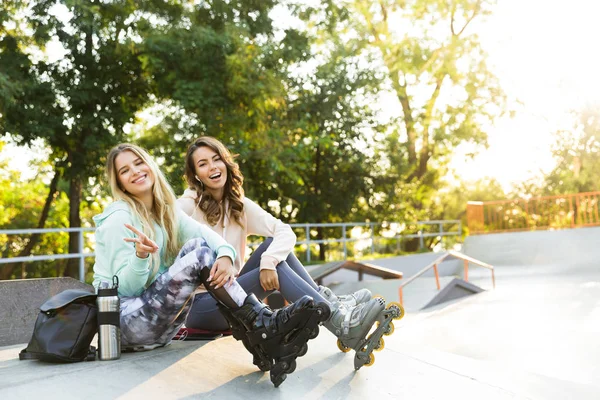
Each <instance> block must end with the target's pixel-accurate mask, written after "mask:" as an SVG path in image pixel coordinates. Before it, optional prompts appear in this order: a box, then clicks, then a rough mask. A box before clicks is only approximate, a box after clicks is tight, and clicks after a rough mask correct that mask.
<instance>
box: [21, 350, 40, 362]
mask: <svg viewBox="0 0 600 400" xmlns="http://www.w3.org/2000/svg"><path fill="white" fill-rule="evenodd" d="M37 359H38V357H37V355H35V354H31V353H28V352H27V349H23V350H21V352H20V353H19V360H37Z"/></svg>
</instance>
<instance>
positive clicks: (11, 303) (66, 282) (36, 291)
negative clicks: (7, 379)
mask: <svg viewBox="0 0 600 400" xmlns="http://www.w3.org/2000/svg"><path fill="white" fill-rule="evenodd" d="M67 289H88V290H89V291H90V292H93V291H94V289H93V287H92V286H91V285H87V284H85V283H82V282H80V281H78V280H76V279H73V278H43V279H15V280H10V281H0V346H7V345H11V344H16V343H27V342H29V339H30V338H31V333H32V332H33V326H34V324H35V320H36V318H37V315H38V313H39V307H40V306H41V305H42V304H43V303H44V302H45V301H46V300H47V299H48V298H50V297H52V296H54V295H55V294H57V293H60V292H62V291H63V290H67Z"/></svg>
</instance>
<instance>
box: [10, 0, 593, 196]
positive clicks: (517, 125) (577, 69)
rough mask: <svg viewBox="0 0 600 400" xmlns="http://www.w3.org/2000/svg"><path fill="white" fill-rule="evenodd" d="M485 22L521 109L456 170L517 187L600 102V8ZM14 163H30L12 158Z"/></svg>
mask: <svg viewBox="0 0 600 400" xmlns="http://www.w3.org/2000/svg"><path fill="white" fill-rule="evenodd" d="M498 3H499V4H498V5H497V6H496V11H495V13H494V15H493V16H491V17H489V19H488V20H487V22H486V23H485V24H478V25H476V26H473V29H475V30H476V31H477V32H478V33H479V35H480V37H481V40H482V43H483V45H484V47H485V49H486V51H487V52H488V54H489V61H488V62H489V65H490V66H491V68H492V70H493V71H494V73H495V74H496V75H497V76H498V77H499V79H500V83H501V85H502V87H503V88H504V90H505V91H506V93H507V95H508V96H509V98H510V99H517V100H519V101H520V102H521V103H522V104H521V105H519V104H517V103H513V104H510V105H509V106H510V107H511V108H513V109H515V110H516V116H515V117H514V118H512V119H511V118H509V117H505V118H503V119H501V120H498V121H497V123H496V124H495V126H494V127H491V129H490V131H489V149H488V150H485V151H482V152H481V153H480V154H479V155H478V156H476V157H475V159H474V160H466V159H465V157H464V152H467V151H468V150H469V149H463V152H462V154H461V153H459V154H457V156H456V157H455V158H454V159H453V161H452V164H451V165H452V167H453V168H454V169H456V171H457V173H458V174H459V175H460V176H461V177H462V178H463V179H465V180H475V179H478V178H483V177H486V176H490V177H496V179H498V180H499V181H500V183H502V185H503V186H504V187H505V189H508V188H509V187H510V186H511V184H513V183H515V182H519V181H522V180H525V179H526V178H528V177H531V176H535V175H539V174H540V170H543V171H548V170H549V169H550V168H551V167H552V165H553V160H552V158H551V155H550V144H551V143H552V132H553V131H555V130H557V129H559V128H568V127H570V117H569V116H568V115H567V113H568V112H569V111H570V110H575V109H577V108H579V107H581V106H583V105H585V104H589V103H599V104H600V73H598V71H600V68H599V67H600V65H598V64H599V63H598V61H597V56H596V51H595V48H596V46H595V43H594V41H595V40H596V38H600V24H598V23H597V18H598V15H600V3H599V2H596V1H590V0H570V1H569V2H563V1H559V0H499V2H498ZM11 155H12V156H13V157H14V158H13V165H14V166H15V167H16V166H21V165H23V164H22V163H23V160H25V159H26V157H21V156H16V155H15V153H14V152H11Z"/></svg>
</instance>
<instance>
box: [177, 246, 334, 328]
mask: <svg viewBox="0 0 600 400" xmlns="http://www.w3.org/2000/svg"><path fill="white" fill-rule="evenodd" d="M272 241H273V239H272V238H268V239H267V240H265V241H264V242H263V243H262V244H261V245H260V246H259V247H258V249H256V250H255V251H254V252H253V253H252V256H250V258H249V259H248V261H247V262H246V264H245V265H244V267H243V268H242V270H241V271H240V275H239V276H238V277H237V282H238V283H239V284H240V286H241V287H242V289H244V290H245V291H246V293H254V295H255V296H256V297H258V298H259V299H260V300H263V299H264V298H265V297H267V296H268V295H270V294H271V293H273V291H272V290H270V291H265V290H264V289H263V288H262V286H261V285H260V269H259V267H260V257H261V255H262V254H263V253H264V252H265V250H266V249H267V248H268V247H269V245H270V244H271V242H272ZM277 274H278V276H279V291H280V292H281V294H282V295H283V297H285V299H286V300H287V301H289V302H294V301H296V300H298V299H299V298H300V297H302V296H304V295H305V294H307V295H309V296H311V297H312V298H313V299H315V301H321V302H325V303H327V300H325V299H324V298H323V296H321V295H320V294H319V291H318V290H319V287H318V286H317V284H316V283H315V281H313V279H312V278H311V277H310V275H309V274H308V272H307V271H306V269H305V268H304V266H303V265H302V263H300V261H299V260H298V258H296V256H295V255H294V254H293V253H290V255H289V256H288V257H287V258H286V260H285V261H282V262H280V263H279V264H278V265H277ZM185 325H186V326H187V327H188V328H193V329H205V330H214V331H222V330H227V329H229V323H228V322H227V320H226V319H225V317H223V315H222V314H221V312H220V311H219V308H218V306H217V303H216V300H215V299H213V298H212V296H211V295H210V294H208V293H199V294H197V295H196V296H195V298H194V302H193V304H192V309H191V310H190V312H189V314H188V317H187V320H186V322H185Z"/></svg>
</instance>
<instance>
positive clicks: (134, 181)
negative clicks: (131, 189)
mask: <svg viewBox="0 0 600 400" xmlns="http://www.w3.org/2000/svg"><path fill="white" fill-rule="evenodd" d="M147 176H148V175H147V174H144V175H142V176H140V177H139V178H136V179H134V180H133V181H131V183H141V182H143V181H145V180H146V177H147Z"/></svg>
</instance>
